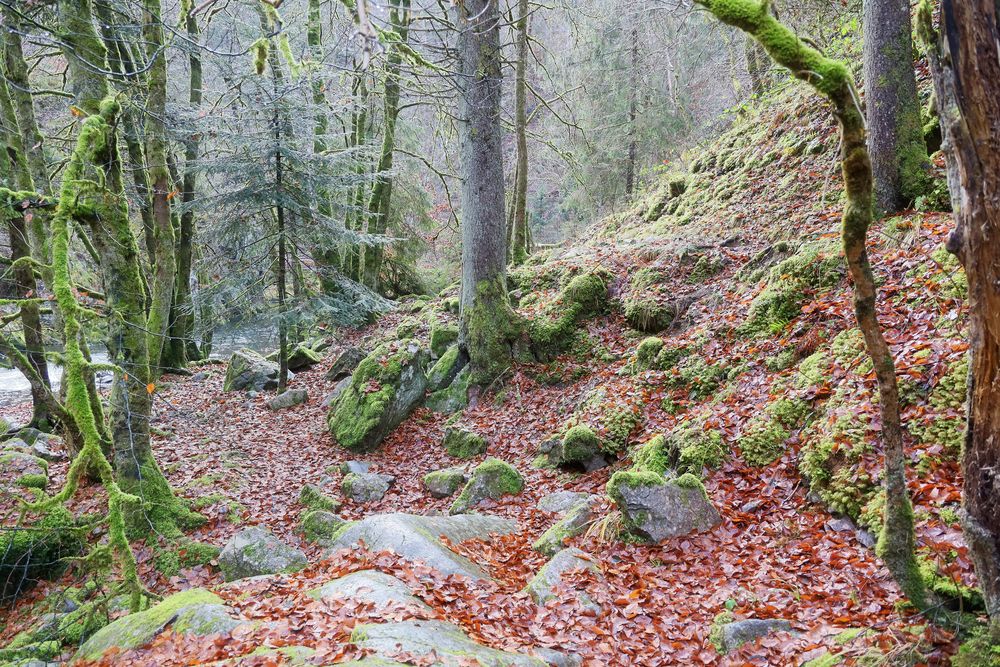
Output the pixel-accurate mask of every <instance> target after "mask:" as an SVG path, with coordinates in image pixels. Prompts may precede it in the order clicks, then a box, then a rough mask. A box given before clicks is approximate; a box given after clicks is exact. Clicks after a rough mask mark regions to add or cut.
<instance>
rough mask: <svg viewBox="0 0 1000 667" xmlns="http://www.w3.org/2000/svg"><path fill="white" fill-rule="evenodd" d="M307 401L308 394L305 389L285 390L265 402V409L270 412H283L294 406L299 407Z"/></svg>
mask: <svg viewBox="0 0 1000 667" xmlns="http://www.w3.org/2000/svg"><path fill="white" fill-rule="evenodd" d="M307 400H309V392H308V391H306V390H305V389H286V390H285V391H283V392H282V393H280V394H278V395H277V396H275V397H274V398H272V399H271V400H269V401H268V402H267V407H268V408H270V409H271V410H284V409H286V408H290V407H293V406H296V405H301V404H302V403H305V402H306V401H307Z"/></svg>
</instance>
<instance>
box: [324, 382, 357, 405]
mask: <svg viewBox="0 0 1000 667" xmlns="http://www.w3.org/2000/svg"><path fill="white" fill-rule="evenodd" d="M350 386H351V376H350V375H348V376H347V377H345V378H342V379H341V380H340V381H339V382H337V384H336V385H334V387H333V391H331V392H330V393H329V394H327V395H326V396H325V397H323V407H324V408H329V407H330V406H331V405H333V404H334V403H335V402H336V401H337V399H338V398H340V395H341V394H343V393H344V390H345V389H347V388H348V387H350Z"/></svg>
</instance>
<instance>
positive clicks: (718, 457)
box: [670, 423, 726, 475]
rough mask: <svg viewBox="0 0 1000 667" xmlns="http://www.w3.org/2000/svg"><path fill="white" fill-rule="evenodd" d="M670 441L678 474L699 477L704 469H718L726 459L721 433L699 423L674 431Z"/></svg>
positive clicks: (685, 425)
mask: <svg viewBox="0 0 1000 667" xmlns="http://www.w3.org/2000/svg"><path fill="white" fill-rule="evenodd" d="M670 439H671V441H672V442H671V444H672V446H673V448H674V451H675V453H676V454H675V457H676V468H677V471H678V472H680V473H685V474H686V473H692V474H695V475H701V472H702V470H703V469H704V468H718V467H719V466H721V465H722V462H723V461H724V460H725V458H726V448H725V443H724V442H723V439H722V433H721V432H719V431H717V430H714V429H706V428H704V426H703V425H701V424H699V423H693V424H684V425H682V426H680V427H679V428H677V429H674V432H673V434H672V435H671V437H670Z"/></svg>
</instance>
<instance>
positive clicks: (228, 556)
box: [219, 527, 308, 581]
mask: <svg viewBox="0 0 1000 667" xmlns="http://www.w3.org/2000/svg"><path fill="white" fill-rule="evenodd" d="M307 563H308V561H307V560H306V556H305V554H304V553H302V551H301V550H299V549H296V548H295V547H292V546H289V545H287V544H285V543H284V542H282V541H281V540H279V539H278V538H277V537H275V536H274V535H272V534H271V533H270V532H269V531H267V530H265V529H264V528H258V527H253V528H247V529H245V530H241V531H240V532H238V533H236V534H235V535H233V536H232V538H230V540H229V541H228V542H227V543H226V546H225V547H224V548H223V549H222V553H220V554H219V569H220V570H222V574H223V576H224V577H225V579H226V581H234V580H236V579H244V578H246V577H256V576H258V575H262V574H275V573H278V572H295V571H297V570H301V569H302V568H303V567H305V566H306V565H307Z"/></svg>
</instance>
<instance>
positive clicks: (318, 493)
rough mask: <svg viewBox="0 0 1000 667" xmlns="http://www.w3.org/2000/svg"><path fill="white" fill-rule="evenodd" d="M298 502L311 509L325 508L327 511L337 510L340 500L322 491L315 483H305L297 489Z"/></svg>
mask: <svg viewBox="0 0 1000 667" xmlns="http://www.w3.org/2000/svg"><path fill="white" fill-rule="evenodd" d="M299 502H300V503H302V504H303V505H305V506H306V507H308V508H309V509H312V510H326V511H327V512H337V511H339V510H340V501H339V500H337V499H336V498H331V497H330V496H328V495H326V494H325V493H323V489H321V488H320V487H319V486H317V485H315V484H305V485H303V487H302V490H301V491H299Z"/></svg>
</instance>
